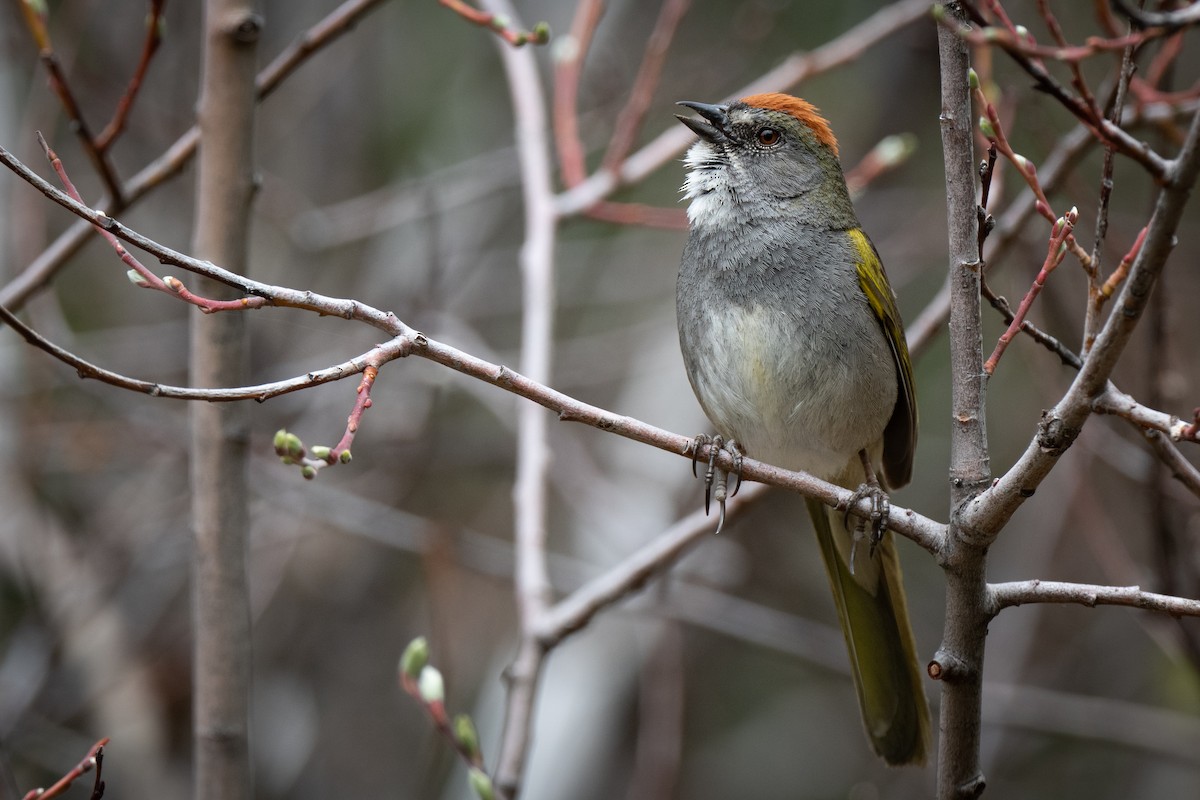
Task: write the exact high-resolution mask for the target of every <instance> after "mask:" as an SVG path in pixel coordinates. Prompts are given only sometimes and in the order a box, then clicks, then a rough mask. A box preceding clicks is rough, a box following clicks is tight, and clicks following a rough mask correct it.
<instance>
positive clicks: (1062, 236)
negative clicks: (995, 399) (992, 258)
mask: <svg viewBox="0 0 1200 800" xmlns="http://www.w3.org/2000/svg"><path fill="white" fill-rule="evenodd" d="M1078 219H1079V212H1078V211H1077V210H1076V209H1074V208H1072V209H1071V210H1070V211H1068V212H1067V213H1066V214H1065V215H1064V216H1063V217H1061V218H1060V219H1059V220H1058V222H1056V223H1055V225H1054V231H1053V232H1052V233H1051V234H1050V244H1049V245H1048V247H1047V248H1046V260H1045V261H1043V262H1042V268H1041V269H1040V270H1038V274H1037V277H1035V278H1034V279H1033V283H1032V284H1031V285H1030V287H1029V291H1028V292H1026V294H1025V297H1024V298H1022V299H1021V303H1020V305H1018V306H1017V311H1016V313H1015V314H1013V318H1012V321H1011V322H1009V324H1008V328H1007V330H1005V331H1004V333H1002V334H1000V341H998V342H996V349H995V350H993V351H992V354H991V355H990V356H988V360H987V361H985V362H983V371H984V372H986V373H987V374H988V375H991V374H992V373H994V372H995V371H996V364H997V363H998V362H999V361H1000V358H1001V357H1002V356H1003V355H1004V351H1005V350H1006V349H1007V348H1008V345H1009V343H1010V342H1011V341H1012V340H1013V337H1014V336H1016V335H1017V331H1019V330H1020V329H1021V323H1023V322H1024V321H1025V315H1026V314H1028V313H1029V309H1030V308H1031V307H1032V306H1033V301H1034V300H1036V299H1037V296H1038V295H1039V294H1040V293H1041V291H1042V289H1043V287H1045V285H1046V280H1047V279H1048V278H1049V277H1050V273H1051V272H1053V271H1054V270H1055V268H1056V267H1058V265H1059V264H1061V263H1062V260H1063V257H1064V256H1065V255H1066V254H1067V238H1068V237H1069V236H1070V235H1071V231H1072V230H1073V229H1074V227H1075V222H1076V220H1078Z"/></svg>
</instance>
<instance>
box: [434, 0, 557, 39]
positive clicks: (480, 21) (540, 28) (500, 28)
mask: <svg viewBox="0 0 1200 800" xmlns="http://www.w3.org/2000/svg"><path fill="white" fill-rule="evenodd" d="M438 2H439V3H441V4H442V5H444V6H445V7H446V8H448V9H450V10H451V11H453V12H454V13H456V14H458V15H459V16H460V17H462V18H463V19H465V20H466V21H467V22H473V23H475V24H476V25H479V26H480V27H483V28H487V29H489V30H491V31H494V32H495V33H496V34H497V35H499V36H500V38H501V39H503V40H504V41H506V42H508V43H509V44H511V45H512V46H513V47H521V46H522V45H525V44H545V43H546V42H548V41H550V26H549V25H547V24H546V23H544V22H539V23H538V24H536V25H534V26H533V30H529V31H519V30H516V29H515V28H512V27H511V26H510V25H509V21H508V20H506V19H504V18H503V17H500V16H499V15H497V14H492V13H489V12H487V11H480V10H479V9H477V8H472V7H471V6H469V5H467V4H466V3H464V2H463V1H462V0H438Z"/></svg>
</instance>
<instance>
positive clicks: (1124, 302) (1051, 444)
mask: <svg viewBox="0 0 1200 800" xmlns="http://www.w3.org/2000/svg"><path fill="white" fill-rule="evenodd" d="M1198 174H1200V112H1197V113H1196V114H1195V116H1194V117H1193V119H1192V124H1191V127H1190V129H1189V131H1188V137H1187V140H1186V141H1185V143H1184V146H1183V148H1182V149H1181V150H1180V153H1179V155H1178V156H1177V157H1176V158H1175V159H1174V160H1173V161H1171V162H1169V167H1168V169H1167V171H1166V174H1165V181H1164V185H1163V186H1162V188H1161V189H1160V190H1159V193H1158V199H1157V201H1156V203H1155V209H1154V215H1153V217H1152V218H1151V220H1150V225H1149V227H1148V229H1147V233H1146V239H1145V243H1144V244H1143V246H1142V248H1141V249H1140V250H1139V251H1138V255H1137V258H1136V260H1135V261H1134V263H1133V267H1132V269H1131V271H1130V274H1129V279H1128V280H1127V281H1125V283H1124V285H1123V286H1122V289H1121V293H1120V295H1119V296H1118V298H1117V302H1116V304H1115V307H1114V308H1113V309H1112V310H1111V311H1110V313H1109V316H1108V319H1107V320H1106V322H1105V324H1104V327H1103V329H1102V330H1101V331H1100V333H1099V335H1098V336H1097V338H1096V343H1095V346H1094V347H1093V349H1092V352H1091V353H1090V354H1089V356H1088V358H1087V360H1086V361H1085V362H1084V365H1083V369H1081V370H1080V372H1079V374H1078V375H1076V377H1075V380H1074V381H1073V382H1072V384H1071V387H1070V388H1069V389H1068V391H1067V393H1066V394H1065V395H1064V396H1063V398H1062V399H1061V400H1060V401H1059V402H1058V404H1057V405H1056V406H1055V407H1054V408H1053V409H1051V410H1050V411H1048V412H1046V414H1045V415H1044V416H1043V419H1042V422H1041V424H1040V425H1039V429H1038V434H1037V436H1035V437H1034V439H1033V441H1031V442H1030V443H1029V446H1028V447H1027V448H1026V450H1025V453H1024V454H1023V455H1022V456H1021V458H1020V459H1019V460H1018V461H1017V463H1016V464H1015V465H1014V466H1013V468H1012V469H1011V470H1009V472H1008V473H1007V474H1005V475H1004V476H1003V477H1001V478H1000V479H999V480H997V481H996V483H995V484H994V485H992V486H991V487H990V488H989V489H987V490H986V491H984V492H983V493H982V494H980V495H979V496H978V497H976V498H975V499H974V500H973V501H971V503H970V506H969V507H968V508H965V509H964V514H963V519H964V523H965V524H967V525H969V526H970V527H972V528H974V529H975V530H976V534H975V535H978V536H981V537H982V539H983V540H984V541H990V539H991V538H992V537H994V536H995V533H996V532H998V531H999V529H1000V527H1002V526H1003V523H1004V521H1006V520H1007V519H1009V518H1010V517H1011V516H1012V514H1013V513H1014V512H1015V511H1016V509H1017V508H1019V507H1020V506H1021V505H1022V504H1023V503H1024V502H1025V500H1026V499H1027V498H1029V497H1031V496H1032V495H1033V493H1034V491H1036V489H1037V487H1038V485H1039V484H1040V483H1041V482H1042V480H1043V479H1044V478H1045V477H1046V475H1047V474H1049V472H1050V470H1051V469H1052V468H1053V466H1054V464H1055V463H1057V460H1058V457H1059V456H1060V455H1062V453H1063V452H1065V451H1066V450H1067V448H1069V447H1070V446H1071V444H1072V443H1073V442H1074V440H1075V438H1076V437H1077V436H1078V435H1079V431H1080V429H1081V428H1082V426H1083V424H1084V423H1085V422H1086V421H1087V418H1088V416H1089V415H1090V414H1091V412H1092V403H1093V402H1094V399H1095V398H1096V396H1098V395H1099V394H1101V393H1102V392H1103V391H1104V390H1105V387H1106V386H1107V384H1108V379H1109V376H1110V374H1111V373H1112V370H1113V367H1114V366H1115V365H1116V362H1117V359H1118V358H1119V357H1120V355H1121V353H1122V352H1124V349H1125V345H1126V344H1127V343H1128V341H1129V338H1130V336H1131V335H1132V333H1133V330H1134V328H1135V327H1136V325H1137V323H1138V320H1139V319H1140V317H1141V314H1142V311H1143V310H1144V309H1145V306H1146V303H1147V301H1148V299H1149V297H1150V293H1151V290H1152V289H1153V287H1154V284H1155V282H1156V281H1157V278H1158V276H1159V274H1160V273H1161V272H1162V269H1163V267H1164V266H1165V264H1166V261H1167V258H1168V256H1169V255H1170V252H1171V249H1172V247H1173V244H1174V237H1175V231H1176V230H1177V229H1178V226H1179V223H1180V219H1181V217H1182V214H1183V209H1184V206H1185V204H1186V202H1187V199H1188V197H1189V195H1190V193H1191V189H1192V187H1193V186H1194V185H1195V183H1196V179H1197V176H1198ZM987 531H991V533H990V534H989V533H988V532H987Z"/></svg>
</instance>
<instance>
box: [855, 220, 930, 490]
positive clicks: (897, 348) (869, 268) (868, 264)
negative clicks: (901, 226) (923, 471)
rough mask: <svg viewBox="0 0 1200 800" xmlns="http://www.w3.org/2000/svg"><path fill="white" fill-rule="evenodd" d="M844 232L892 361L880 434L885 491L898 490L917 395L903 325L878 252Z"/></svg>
mask: <svg viewBox="0 0 1200 800" xmlns="http://www.w3.org/2000/svg"><path fill="white" fill-rule="evenodd" d="M847 233H848V234H849V235H850V239H851V241H852V242H853V243H854V249H855V252H856V253H857V255H858V263H857V265H856V266H857V269H858V283H859V285H860V286H862V290H863V293H864V294H866V296H867V302H868V303H869V304H870V306H871V310H872V311H874V312H875V318H876V319H878V320H879V325H880V327H881V328H882V329H883V335H884V336H885V337H886V338H887V342H888V346H889V347H891V349H892V358H893V359H894V360H895V362H896V382H897V385H898V387H899V391H898V392H897V395H896V407H895V409H893V411H892V417H891V419H889V420H888V424H887V427H886V428H885V429H884V431H883V474H884V478H885V479H886V482H887V486H888V488H890V489H898V488H900V487H901V486H904V485H905V484H906V483H908V482H909V480H910V479H911V478H912V467H913V453H914V451H915V450H916V447H917V396H916V391H915V389H914V387H913V375H912V361H911V360H910V359H909V356H908V342H907V341H906V340H905V338H904V323H903V322H902V321H901V320H900V311H899V309H897V308H896V294H895V293H894V292H893V291H892V286H891V284H890V283H888V279H887V273H886V272H885V271H884V269H883V261H881V260H880V258H879V252H878V251H877V250H876V249H875V245H873V244H872V243H871V240H870V239H868V238H867V235H866V234H865V233H863V232H862V231H861V230H859V229H857V228H855V229H852V230H850V231H848V232H847Z"/></svg>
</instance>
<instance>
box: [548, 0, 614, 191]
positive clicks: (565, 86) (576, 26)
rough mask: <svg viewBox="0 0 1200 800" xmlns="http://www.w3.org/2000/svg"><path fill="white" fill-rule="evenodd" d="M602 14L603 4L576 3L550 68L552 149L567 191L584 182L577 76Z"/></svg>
mask: <svg viewBox="0 0 1200 800" xmlns="http://www.w3.org/2000/svg"><path fill="white" fill-rule="evenodd" d="M603 13H604V0H580V3H579V5H578V6H576V8H575V18H574V19H573V20H572V21H571V33H570V34H569V36H568V38H566V39H563V40H562V42H561V44H562V47H556V48H555V49H556V50H557V51H558V52H557V53H556V55H557V58H556V60H555V65H554V109H553V112H552V116H553V122H554V149H555V151H556V152H557V153H558V170H559V173H560V174H561V176H562V182H563V184H564V185H565V186H566V187H567V188H571V187H573V186H577V185H579V184H580V183H582V182H583V181H584V179H585V178H587V162H586V161H585V159H584V154H583V152H584V151H583V142H582V141H581V140H580V138H579V108H578V102H579V76H580V75H581V74H582V73H583V62H584V59H585V58H587V52H588V48H589V47H591V44H592V35H593V34H594V33H595V32H596V26H597V25H599V24H600V15H601V14H603Z"/></svg>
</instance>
